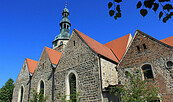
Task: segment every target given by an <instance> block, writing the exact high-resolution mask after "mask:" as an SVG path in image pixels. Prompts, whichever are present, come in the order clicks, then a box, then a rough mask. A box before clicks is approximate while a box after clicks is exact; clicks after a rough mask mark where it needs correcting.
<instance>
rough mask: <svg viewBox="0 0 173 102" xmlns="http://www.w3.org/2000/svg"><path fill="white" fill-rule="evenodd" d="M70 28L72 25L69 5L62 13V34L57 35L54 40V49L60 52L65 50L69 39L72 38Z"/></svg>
mask: <svg viewBox="0 0 173 102" xmlns="http://www.w3.org/2000/svg"><path fill="white" fill-rule="evenodd" d="M70 27H71V23H70V20H69V10H68V9H67V4H65V8H64V10H63V12H62V20H61V22H60V34H59V35H57V36H56V37H55V39H54V41H53V42H52V43H53V49H55V50H58V51H60V52H62V51H63V49H64V48H65V46H66V44H67V42H68V40H69V38H70Z"/></svg>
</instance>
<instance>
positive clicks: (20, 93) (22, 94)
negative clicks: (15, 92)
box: [18, 86, 24, 102]
mask: <svg viewBox="0 0 173 102" xmlns="http://www.w3.org/2000/svg"><path fill="white" fill-rule="evenodd" d="M23 96H24V88H23V86H21V87H20V90H19V96H18V102H23Z"/></svg>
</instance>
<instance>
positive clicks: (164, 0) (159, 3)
mask: <svg viewBox="0 0 173 102" xmlns="http://www.w3.org/2000/svg"><path fill="white" fill-rule="evenodd" d="M121 2H122V0H113V1H111V2H109V3H108V9H110V10H109V15H110V16H111V17H112V16H114V19H115V20H117V18H120V17H121V9H120V4H121ZM136 8H137V9H140V14H141V15H142V16H143V17H145V16H146V15H147V14H148V11H149V10H153V11H154V12H155V13H158V17H159V20H160V19H162V21H163V22H164V23H166V22H167V21H168V20H169V19H171V17H172V16H173V12H172V11H173V6H172V4H171V1H170V0H139V1H138V3H137V4H136ZM159 8H160V9H159Z"/></svg>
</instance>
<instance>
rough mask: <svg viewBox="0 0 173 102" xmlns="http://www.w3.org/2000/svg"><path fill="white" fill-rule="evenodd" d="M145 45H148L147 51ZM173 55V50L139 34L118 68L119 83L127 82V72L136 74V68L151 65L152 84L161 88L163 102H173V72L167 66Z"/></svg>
mask: <svg viewBox="0 0 173 102" xmlns="http://www.w3.org/2000/svg"><path fill="white" fill-rule="evenodd" d="M143 44H145V45H146V49H144V47H143ZM137 46H139V47H140V51H138V50H137ZM172 54H173V49H172V48H168V47H167V46H166V45H163V44H161V43H159V42H158V41H156V40H154V39H153V40H152V39H150V38H149V37H148V36H144V35H143V34H140V33H139V32H138V33H137V34H136V36H135V38H134V40H133V42H132V44H131V45H130V47H129V49H128V51H127V53H126V55H125V56H124V58H123V60H122V61H121V62H120V65H119V66H118V69H119V72H120V73H119V81H121V82H122V84H123V83H124V82H125V81H126V80H127V79H126V78H125V71H129V72H134V69H135V68H136V69H139V70H141V67H142V66H143V65H144V64H150V65H151V66H152V69H153V73H154V79H153V81H152V83H153V84H156V87H159V90H160V93H161V94H160V96H161V97H162V99H163V102H170V101H171V100H172V101H173V78H172V77H171V73H172V72H173V71H171V70H172V69H168V68H167V67H166V66H165V63H166V61H168V60H170V59H173V55H172Z"/></svg>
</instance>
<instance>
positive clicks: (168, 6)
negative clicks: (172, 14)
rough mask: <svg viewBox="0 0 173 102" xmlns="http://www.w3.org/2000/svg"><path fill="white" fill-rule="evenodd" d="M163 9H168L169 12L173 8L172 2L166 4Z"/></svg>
mask: <svg viewBox="0 0 173 102" xmlns="http://www.w3.org/2000/svg"><path fill="white" fill-rule="evenodd" d="M163 9H164V10H168V12H169V11H170V10H171V9H173V7H172V5H171V4H166V5H165V6H163Z"/></svg>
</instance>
